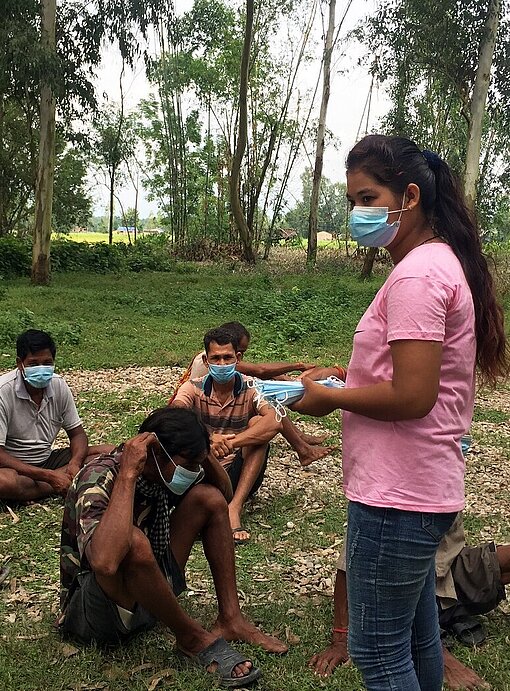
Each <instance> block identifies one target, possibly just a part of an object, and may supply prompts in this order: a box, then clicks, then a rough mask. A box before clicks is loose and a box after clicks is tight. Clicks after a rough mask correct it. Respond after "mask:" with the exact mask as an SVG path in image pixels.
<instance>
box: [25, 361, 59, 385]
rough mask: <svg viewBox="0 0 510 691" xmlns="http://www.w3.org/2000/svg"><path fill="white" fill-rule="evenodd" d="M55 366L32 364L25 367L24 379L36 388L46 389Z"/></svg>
mask: <svg viewBox="0 0 510 691" xmlns="http://www.w3.org/2000/svg"><path fill="white" fill-rule="evenodd" d="M54 373H55V367H54V366H53V365H32V366H31V367H23V371H22V374H23V379H24V380H25V381H26V382H27V384H30V386H33V387H34V389H45V388H46V387H47V386H48V384H49V383H50V381H51V380H52V378H53V375H54Z"/></svg>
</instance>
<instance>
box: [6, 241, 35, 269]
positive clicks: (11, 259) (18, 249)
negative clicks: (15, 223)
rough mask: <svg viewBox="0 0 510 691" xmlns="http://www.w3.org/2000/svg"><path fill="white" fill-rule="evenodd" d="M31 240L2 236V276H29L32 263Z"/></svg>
mask: <svg viewBox="0 0 510 691" xmlns="http://www.w3.org/2000/svg"><path fill="white" fill-rule="evenodd" d="M31 253H32V246H31V243H30V241H29V240H19V239H18V238H14V237H11V236H7V237H3V238H0V278H15V277H16V276H28V275H29V274H30V267H31V263H32V257H31Z"/></svg>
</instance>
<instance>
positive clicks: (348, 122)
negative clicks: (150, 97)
mask: <svg viewBox="0 0 510 691" xmlns="http://www.w3.org/2000/svg"><path fill="white" fill-rule="evenodd" d="M346 1H347V0H343V2H342V1H340V0H339V1H338V2H337V11H336V15H337V21H338V20H339V19H340V17H341V16H342V15H343V13H344V11H345V7H346ZM191 4H192V3H191V2H190V0H176V1H175V7H176V11H177V12H178V13H181V12H184V11H186V10H187V9H189V8H190V7H191ZM374 8H375V0H354V1H353V3H352V6H351V8H350V10H349V13H348V15H347V18H346V21H345V22H344V26H343V29H342V35H345V34H346V32H347V31H348V30H350V29H351V28H353V26H354V25H355V24H356V23H357V22H358V21H359V20H360V19H362V17H364V16H366V14H367V13H370V12H372V11H374ZM324 11H327V8H326V7H325V8H324ZM342 50H345V49H342V48H340V51H338V50H337V52H336V54H335V56H334V68H335V70H334V73H333V74H332V81H331V95H330V100H329V107H328V116H327V127H328V129H330V130H331V131H332V132H333V134H334V135H335V136H336V137H338V138H339V140H340V146H339V148H338V149H335V148H333V147H332V146H330V147H329V148H327V149H326V152H325V156H324V169H323V174H324V175H325V176H327V177H328V178H330V179H331V180H334V181H342V180H345V174H344V161H345V157H346V155H347V153H348V151H349V149H350V148H351V147H352V146H353V144H354V143H355V141H356V134H357V132H358V129H359V127H360V120H361V117H362V113H363V110H364V108H365V104H366V101H367V96H368V93H369V89H370V82H371V77H370V75H369V74H368V65H367V67H366V68H365V66H361V67H360V66H358V65H357V62H358V60H359V58H360V57H361V55H362V52H361V50H360V48H359V47H357V46H350V47H349V48H348V49H347V55H346V56H343V57H342V56H341V55H339V53H340V52H341V51H342ZM319 62H320V60H319V59H318V60H317V61H314V62H313V63H310V65H309V66H308V67H307V68H306V72H305V73H304V75H303V77H302V80H303V83H304V84H305V85H306V83H307V81H309V86H311V85H312V84H315V80H316V78H317V70H318V69H319ZM121 67H122V63H121V60H120V56H119V55H118V52H117V51H116V50H114V49H113V48H109V49H108V50H106V51H105V54H104V59H103V64H102V67H101V70H100V72H99V73H98V78H97V92H98V95H101V94H107V95H108V100H109V101H113V102H118V101H119V100H120V91H119V76H120V72H121ZM321 88H322V82H321V87H320V88H319V92H318V95H317V98H316V113H315V115H314V118H315V119H316V118H317V117H318V112H319V106H320V95H321ZM123 90H124V99H125V107H126V110H127V111H129V110H132V109H134V108H135V107H136V106H137V104H138V102H139V101H140V100H141V99H142V98H144V97H145V96H147V94H148V93H149V90H150V86H149V83H148V82H147V79H146V78H145V72H144V66H143V62H142V61H140V64H139V65H138V66H137V68H136V69H135V70H134V72H133V71H130V70H126V71H125V75H124V79H123ZM388 108H389V101H388V99H387V97H386V96H385V94H384V93H382V92H380V91H378V90H377V89H374V91H373V94H372V101H371V110H370V120H369V130H370V128H373V127H374V126H375V125H376V124H377V122H378V120H379V119H380V118H381V117H382V116H383V115H384V114H385V113H386V112H387V110H388ZM364 130H365V121H364V122H363V127H362V129H361V135H363V134H364ZM308 153H309V154H310V155H311V157H312V159H313V155H314V151H311V152H308ZM305 165H307V162H306V158H305V157H304V156H303V157H302V159H301V162H300V163H299V164H298V163H296V168H295V170H294V173H293V179H292V180H291V183H290V195H289V196H290V198H289V202H290V201H291V199H292V196H300V175H301V172H302V171H303V169H304V167H305ZM119 196H120V198H121V200H122V203H123V205H124V207H125V208H127V207H129V206H134V191H133V189H132V188H131V189H129V186H126V187H125V189H123V190H120V191H119ZM94 197H95V204H94V209H95V213H96V214H98V215H100V214H103V213H104V209H105V207H106V205H107V199H108V195H107V191H106V188H105V187H103V186H101V185H99V186H96V187H95V189H94ZM291 205H292V204H291ZM139 210H140V215H141V217H142V218H144V217H146V216H148V215H149V213H150V212H151V211H152V212H156V211H157V205H156V203H155V202H148V201H147V199H146V197H145V194H144V191H143V189H142V188H141V186H140V193H139Z"/></svg>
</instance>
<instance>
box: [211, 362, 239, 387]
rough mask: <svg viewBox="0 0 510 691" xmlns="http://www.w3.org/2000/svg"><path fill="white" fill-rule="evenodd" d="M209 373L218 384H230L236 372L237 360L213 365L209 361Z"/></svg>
mask: <svg viewBox="0 0 510 691" xmlns="http://www.w3.org/2000/svg"><path fill="white" fill-rule="evenodd" d="M207 365H208V367H209V374H210V375H211V377H212V378H213V380H214V381H215V382H216V383H217V384H228V382H229V381H230V380H231V379H232V378H233V376H234V375H235V373H236V365H237V363H236V362H233V363H232V364H231V365H212V364H211V363H210V362H208V363H207Z"/></svg>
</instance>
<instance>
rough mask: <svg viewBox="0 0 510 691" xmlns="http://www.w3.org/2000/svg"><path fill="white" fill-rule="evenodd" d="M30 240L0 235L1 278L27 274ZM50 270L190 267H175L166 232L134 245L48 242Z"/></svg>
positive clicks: (179, 269) (103, 271)
mask: <svg viewBox="0 0 510 691" xmlns="http://www.w3.org/2000/svg"><path fill="white" fill-rule="evenodd" d="M31 255H32V246H31V243H30V241H26V240H20V239H18V238H15V237H5V238H0V278H15V277H17V276H29V275H30V269H31V263H32V256H31ZM51 270H52V271H54V272H56V273H64V272H77V271H83V272H85V273H95V274H107V273H123V272H126V271H136V272H140V271H174V272H175V271H177V272H179V273H187V272H189V271H190V268H189V266H184V265H183V266H179V267H177V266H176V262H175V260H173V259H172V258H171V256H170V248H169V245H168V238H167V236H165V235H161V236H154V237H148V238H141V239H140V240H138V242H137V243H136V245H126V244H124V243H123V242H117V243H114V244H113V245H108V244H106V243H105V242H95V243H92V242H73V241H72V240H54V241H53V242H52V243H51Z"/></svg>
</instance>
